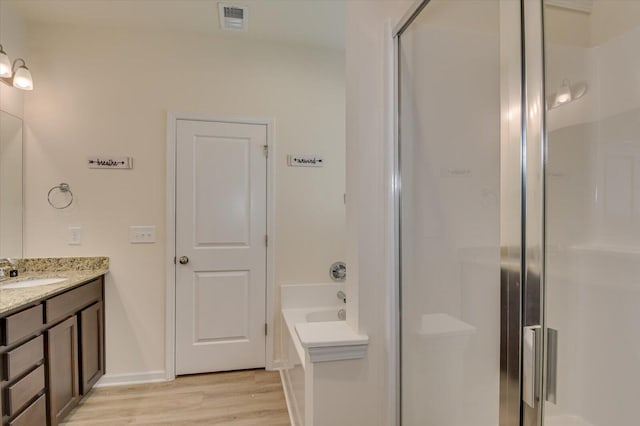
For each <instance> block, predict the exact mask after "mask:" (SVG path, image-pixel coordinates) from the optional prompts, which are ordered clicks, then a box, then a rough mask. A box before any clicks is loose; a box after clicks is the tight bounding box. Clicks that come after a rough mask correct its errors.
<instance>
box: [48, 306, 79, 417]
mask: <svg viewBox="0 0 640 426" xmlns="http://www.w3.org/2000/svg"><path fill="white" fill-rule="evenodd" d="M46 334H47V364H48V369H47V382H48V384H49V386H48V389H47V395H48V396H49V424H50V425H57V424H58V423H60V422H61V421H62V419H64V418H65V417H66V415H67V414H69V412H70V411H71V410H72V409H73V407H75V406H76V404H77V403H78V399H79V398H80V391H79V386H78V384H79V380H78V318H77V317H76V316H72V317H71V318H68V319H67V320H65V321H63V322H61V323H60V324H58V325H56V326H54V327H51V328H50V329H48V330H47V331H46Z"/></svg>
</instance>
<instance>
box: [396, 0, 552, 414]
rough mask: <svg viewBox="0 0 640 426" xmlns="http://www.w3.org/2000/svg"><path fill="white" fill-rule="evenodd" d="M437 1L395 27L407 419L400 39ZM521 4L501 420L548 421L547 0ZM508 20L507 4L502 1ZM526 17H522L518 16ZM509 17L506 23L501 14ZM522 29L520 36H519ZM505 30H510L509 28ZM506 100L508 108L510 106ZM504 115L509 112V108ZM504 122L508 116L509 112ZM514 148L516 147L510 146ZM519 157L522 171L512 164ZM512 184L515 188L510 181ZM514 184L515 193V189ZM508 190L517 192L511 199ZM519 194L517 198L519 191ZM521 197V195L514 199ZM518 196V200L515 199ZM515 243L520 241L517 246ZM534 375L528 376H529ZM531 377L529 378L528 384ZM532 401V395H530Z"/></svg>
mask: <svg viewBox="0 0 640 426" xmlns="http://www.w3.org/2000/svg"><path fill="white" fill-rule="evenodd" d="M430 1H431V0H417V1H416V2H415V3H414V4H413V5H412V7H411V8H410V9H409V10H408V11H407V12H406V13H405V15H404V16H403V17H402V19H401V20H400V21H399V22H398V24H397V25H396V27H395V28H394V30H393V33H392V37H393V69H394V76H393V80H394V82H393V84H394V94H393V97H394V99H393V101H394V110H393V114H394V117H393V120H394V123H393V128H394V141H393V145H394V159H393V165H394V167H393V175H392V176H391V187H392V189H393V208H394V216H395V220H394V236H395V238H394V246H395V247H396V249H395V256H394V257H395V258H394V265H395V277H394V278H395V285H394V291H395V294H394V299H395V302H394V303H395V305H396V306H395V317H394V318H393V321H394V322H395V324H396V327H395V345H396V351H395V360H396V365H395V371H394V372H393V374H392V376H393V377H394V379H395V380H392V382H395V384H396V392H395V401H393V402H394V404H393V405H394V406H395V419H396V424H397V425H401V424H402V298H401V297H402V288H401V278H402V270H401V266H400V265H401V256H402V245H401V243H402V234H401V197H402V189H401V187H402V182H401V181H402V179H401V175H400V164H401V150H400V137H401V129H400V115H401V99H400V78H401V73H400V71H401V70H400V60H399V55H400V39H401V36H402V34H403V33H404V32H405V30H407V28H409V27H410V26H411V24H412V23H413V21H414V20H415V19H416V17H417V16H418V15H419V14H420V13H422V12H423V10H424V9H425V8H427V6H428V4H429V3H430ZM500 1H502V2H504V3H503V4H508V5H510V6H509V7H515V8H516V9H518V10H514V12H513V14H512V15H509V16H512V17H513V20H514V22H513V23H512V24H513V25H514V26H515V27H517V28H518V29H517V30H515V29H514V30H513V31H514V32H516V33H517V34H519V37H520V39H519V43H516V44H515V45H514V46H513V47H512V48H510V50H509V51H508V55H509V57H510V58H511V59H512V60H513V58H516V62H515V63H513V64H512V65H513V66H514V70H515V71H513V74H516V73H517V74H518V75H515V78H516V80H517V81H516V84H517V85H518V86H519V87H518V88H517V89H516V90H515V91H514V92H515V93H510V95H509V97H508V99H507V101H508V106H509V114H508V115H509V118H508V120H509V121H510V122H511V123H512V124H514V127H515V130H513V129H512V131H511V132H509V133H508V134H507V135H506V137H505V135H501V138H500V139H501V140H500V145H501V150H500V156H501V159H500V164H501V176H500V182H501V185H500V186H501V197H500V211H501V217H500V229H501V231H500V293H501V303H500V306H501V312H500V392H499V395H500V401H499V426H541V425H542V422H543V418H544V416H543V408H544V404H543V402H542V401H544V400H545V398H546V392H545V388H546V378H545V377H544V376H545V375H544V374H543V373H542V372H543V371H545V370H546V368H545V364H546V357H545V356H544V355H545V351H544V348H545V347H546V340H547V339H546V333H543V332H542V331H543V330H544V329H545V328H544V314H545V311H544V307H545V291H544V288H545V272H546V270H545V214H544V212H545V193H546V179H545V176H546V169H547V152H546V147H547V143H546V142H547V141H546V116H545V114H546V106H545V97H544V93H545V90H544V89H545V87H544V73H545V67H544V26H543V22H544V17H543V6H544V3H543V0H500ZM501 18H502V7H501ZM516 20H518V22H515V21H516ZM501 23H503V21H502V20H501ZM512 35H514V34H512ZM501 36H502V33H501ZM504 101H505V99H504V98H501V108H504V105H503V102H504ZM503 114H504V113H503ZM502 120H504V117H502ZM505 144H509V145H507V146H506V147H510V148H511V150H507V149H505ZM514 162H515V163H517V164H519V165H520V167H519V170H515V171H513V170H511V171H510V170H509V169H508V168H505V167H504V165H505V164H508V163H509V164H513V163H514ZM509 184H510V185H511V186H510V187H508V186H507V185H509ZM507 189H509V191H507ZM507 192H508V193H509V196H510V197H507V196H506V195H507ZM514 194H515V195H516V197H514ZM514 198H515V199H514ZM509 201H511V203H509ZM514 241H519V242H520V244H519V245H517V244H515V245H514V243H513V242H514ZM525 332H527V333H532V334H531V335H532V336H533V337H534V342H535V344H534V345H533V348H532V351H529V356H530V357H531V358H530V359H531V360H532V362H533V370H532V371H531V373H532V374H533V377H531V374H528V375H527V377H526V378H524V377H523V343H522V342H523V334H524V333H525ZM523 379H526V380H523ZM523 381H525V383H523ZM523 386H528V387H529V390H530V391H531V392H533V394H532V397H533V406H532V407H531V406H529V405H528V404H527V403H525V402H524V401H523V396H524V395H523ZM529 402H530V403H531V402H532V401H531V400H530V401H529Z"/></svg>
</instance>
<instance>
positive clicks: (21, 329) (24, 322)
mask: <svg viewBox="0 0 640 426" xmlns="http://www.w3.org/2000/svg"><path fill="white" fill-rule="evenodd" d="M0 328H1V329H2V344H3V345H4V346H8V345H11V344H12V343H15V342H17V341H18V340H20V339H22V338H23V337H26V336H28V335H29V334H32V333H35V332H37V331H38V330H40V329H41V328H42V305H37V306H34V307H33V308H29V309H25V310H24V311H22V312H18V313H17V314H13V315H9V316H8V317H5V318H2V321H1V323H0Z"/></svg>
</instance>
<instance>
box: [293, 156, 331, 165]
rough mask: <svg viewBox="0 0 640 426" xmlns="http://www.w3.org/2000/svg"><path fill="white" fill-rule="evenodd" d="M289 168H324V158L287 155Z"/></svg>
mask: <svg viewBox="0 0 640 426" xmlns="http://www.w3.org/2000/svg"><path fill="white" fill-rule="evenodd" d="M287 164H288V165H289V167H322V166H324V158H322V157H320V156H319V155H292V154H289V155H287Z"/></svg>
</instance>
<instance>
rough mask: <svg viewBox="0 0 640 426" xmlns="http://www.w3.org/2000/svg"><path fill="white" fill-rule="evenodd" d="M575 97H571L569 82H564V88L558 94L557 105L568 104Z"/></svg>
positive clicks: (561, 87)
mask: <svg viewBox="0 0 640 426" xmlns="http://www.w3.org/2000/svg"><path fill="white" fill-rule="evenodd" d="M572 100H573V97H572V96H571V87H570V86H569V80H564V81H563V82H562V86H560V88H559V89H558V93H556V101H555V104H556V105H560V104H566V103H567V102H571V101H572Z"/></svg>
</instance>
